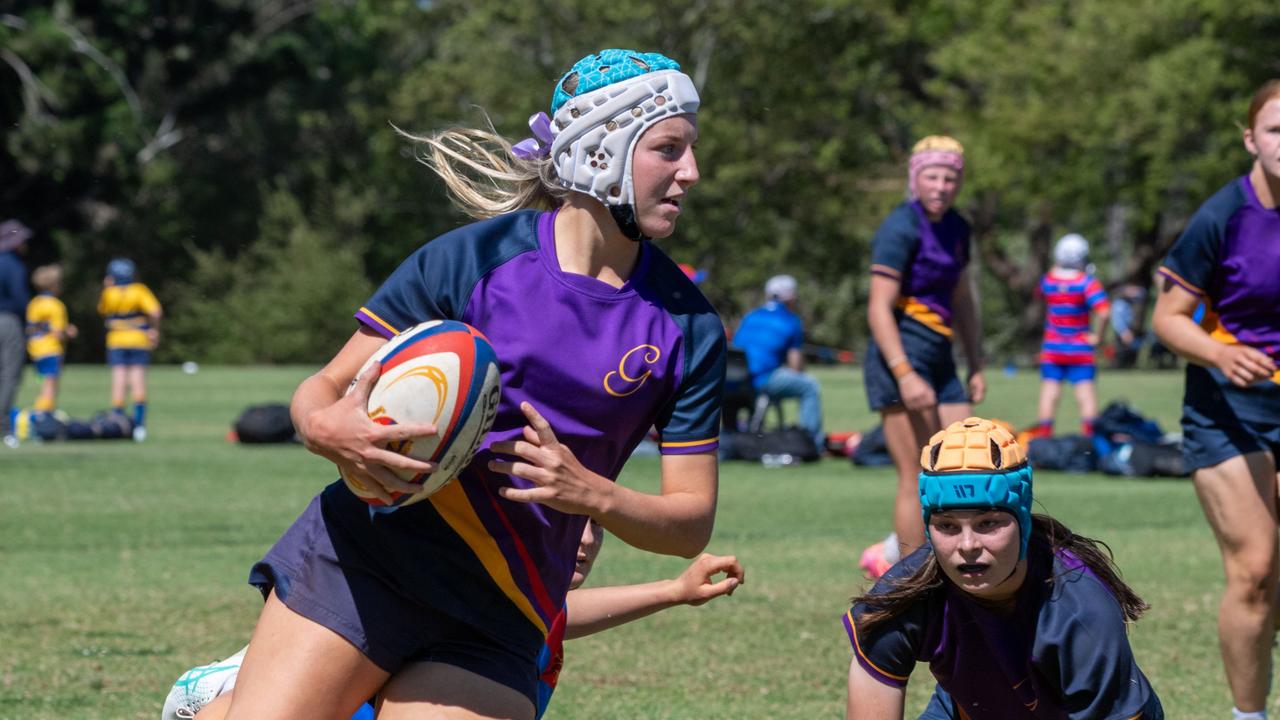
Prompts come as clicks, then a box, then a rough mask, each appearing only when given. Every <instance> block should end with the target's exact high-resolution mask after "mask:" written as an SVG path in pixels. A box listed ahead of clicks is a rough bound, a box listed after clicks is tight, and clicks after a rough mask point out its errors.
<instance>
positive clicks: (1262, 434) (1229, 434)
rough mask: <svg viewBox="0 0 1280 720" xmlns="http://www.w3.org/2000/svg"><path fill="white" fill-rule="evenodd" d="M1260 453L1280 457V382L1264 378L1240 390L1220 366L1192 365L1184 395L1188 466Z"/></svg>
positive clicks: (1210, 464) (1184, 449)
mask: <svg viewBox="0 0 1280 720" xmlns="http://www.w3.org/2000/svg"><path fill="white" fill-rule="evenodd" d="M1260 451H1268V452H1270V453H1271V455H1272V456H1273V457H1276V458H1280V385H1277V384H1276V383H1274V382H1270V381H1263V382H1259V383H1254V384H1253V385H1251V386H1249V387H1247V388H1239V387H1236V386H1235V385H1232V384H1231V382H1230V381H1228V380H1227V379H1226V376H1224V375H1223V374H1222V371H1221V370H1218V369H1217V368H1204V367H1201V366H1199V365H1193V364H1188V365H1187V384H1186V390H1185V391H1184V394H1183V399H1182V456H1183V459H1184V460H1185V461H1186V466H1187V469H1188V470H1199V469H1201V468H1207V467H1213V466H1214V465H1217V464H1219V463H1221V462H1224V461H1226V460H1230V459H1231V458H1233V457H1236V456H1237V455H1247V454H1249V453H1254V452H1260Z"/></svg>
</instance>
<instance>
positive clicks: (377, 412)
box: [342, 320, 502, 507]
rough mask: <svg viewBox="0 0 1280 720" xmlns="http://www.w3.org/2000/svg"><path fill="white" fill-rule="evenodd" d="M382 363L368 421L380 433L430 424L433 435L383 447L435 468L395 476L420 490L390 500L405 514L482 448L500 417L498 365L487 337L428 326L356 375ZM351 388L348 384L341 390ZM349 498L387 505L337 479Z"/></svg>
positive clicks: (359, 485)
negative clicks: (386, 428) (392, 427)
mask: <svg viewBox="0 0 1280 720" xmlns="http://www.w3.org/2000/svg"><path fill="white" fill-rule="evenodd" d="M379 362H380V363H382V369H381V373H380V375H379V377H378V381H377V383H375V384H374V386H373V390H372V391H371V392H370V394H369V405H368V412H369V418H370V419H371V420H373V421H374V422H377V423H382V424H384V425H396V424H403V423H432V424H434V425H435V426H436V428H437V433H436V434H435V435H432V436H426V437H416V438H411V439H409V440H404V441H398V442H393V443H389V444H388V445H387V449H388V450H391V451H393V452H398V453H401V454H403V455H408V456H409V457H412V458H417V459H419V460H428V461H431V462H434V463H436V465H437V469H436V471H435V472H432V473H417V474H414V473H410V472H407V471H403V470H396V469H394V468H392V472H395V473H396V474H397V475H399V476H400V477H401V478H403V479H404V480H406V481H408V482H411V483H414V484H415V485H421V486H422V489H421V490H419V491H418V492H415V493H392V502H391V504H392V505H396V506H400V507H403V506H405V505H411V504H413V503H415V502H418V501H420V500H423V499H425V498H428V497H430V496H431V495H432V493H434V492H436V491H437V490H439V489H440V488H442V487H444V485H445V484H446V483H448V482H449V481H450V480H453V479H454V478H455V477H457V475H458V473H459V472H461V471H462V469H463V468H464V467H466V466H467V463H469V462H471V457H472V456H473V455H475V452H476V449H477V448H479V447H480V443H481V442H483V441H484V437H485V435H486V434H487V433H488V432H489V428H490V427H491V426H492V425H493V419H494V417H495V416H496V415H497V414H498V398H499V397H500V396H501V394H502V382H501V377H500V375H499V372H498V358H497V355H496V354H495V353H494V352H493V346H491V345H490V344H489V341H488V339H487V338H485V336H484V335H483V334H482V333H481V332H480V331H479V330H476V329H475V328H473V327H471V326H470V325H467V324H466V323H461V322H457V321H455V320H431V321H429V322H424V323H422V324H421V325H415V326H413V327H411V328H409V329H408V330H405V331H404V332H402V333H400V334H399V335H396V336H395V337H394V338H392V339H391V341H390V342H388V343H387V344H386V345H383V346H382V347H381V348H379V349H378V351H377V352H376V353H374V354H373V356H372V357H370V358H369V360H368V361H366V362H365V365H364V367H362V368H361V369H360V372H359V373H358V374H357V375H356V377H357V378H359V377H361V376H363V375H364V373H365V372H366V371H367V370H368V369H369V368H370V367H372V366H373V364H374V363H379ZM354 387H355V381H352V384H351V387H349V388H347V392H348V393H350V392H351V390H352V389H353V388H354ZM342 479H343V481H344V482H345V483H346V484H347V487H348V488H350V489H351V492H353V493H355V494H356V495H357V496H358V497H360V498H361V499H362V500H364V501H365V502H367V503H369V504H370V505H386V504H387V503H384V502H383V501H382V500H380V499H378V498H377V497H374V496H373V494H372V493H370V492H369V489H368V488H367V487H365V485H364V483H363V482H362V481H360V480H357V479H355V478H350V477H347V476H346V473H343V477H342Z"/></svg>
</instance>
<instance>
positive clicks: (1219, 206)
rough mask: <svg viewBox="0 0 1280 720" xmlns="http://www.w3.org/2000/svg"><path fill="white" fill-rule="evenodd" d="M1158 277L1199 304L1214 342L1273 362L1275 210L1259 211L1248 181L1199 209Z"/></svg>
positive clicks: (1279, 278) (1278, 293)
mask: <svg viewBox="0 0 1280 720" xmlns="http://www.w3.org/2000/svg"><path fill="white" fill-rule="evenodd" d="M1160 274H1161V275H1163V276H1165V277H1166V278H1168V279H1169V280H1171V281H1173V282H1175V283H1177V284H1178V285H1180V286H1182V287H1183V288H1184V289H1186V290H1187V291H1188V292H1191V293H1193V294H1194V295H1196V296H1197V297H1199V298H1201V299H1202V300H1204V302H1205V304H1206V306H1207V307H1206V312H1205V319H1204V321H1203V323H1202V324H1204V325H1205V326H1206V327H1208V328H1210V335H1211V336H1212V337H1213V339H1214V340H1217V341H1218V342H1222V343H1226V344H1236V343H1243V344H1245V345H1249V346H1251V347H1254V348H1257V349H1258V350H1261V351H1262V352H1264V353H1266V354H1267V355H1269V356H1270V357H1271V359H1272V360H1275V361H1277V362H1280V313H1278V312H1276V308H1278V307H1280V210H1275V209H1267V208H1265V207H1263V206H1262V203H1260V202H1259V201H1258V196H1257V193H1255V192H1254V191H1253V186H1252V185H1251V184H1250V183H1249V177H1248V176H1247V175H1246V176H1244V177H1240V178H1237V179H1235V180H1232V181H1231V182H1230V183H1227V185H1226V186H1225V187H1223V188H1222V189H1221V190H1219V191H1218V192H1217V193H1216V194H1214V196H1213V197H1211V198H1209V200H1208V201H1206V202H1205V203H1204V204H1203V205H1201V206H1200V209H1199V210H1197V211H1196V214H1195V215H1194V216H1193V217H1192V218H1191V222H1190V223H1189V224H1188V225H1187V229H1186V230H1184V231H1183V233H1182V236H1181V237H1179V238H1178V240H1177V242H1175V243H1174V244H1173V247H1172V248H1171V249H1170V250H1169V255H1168V256H1167V257H1166V258H1165V259H1164V263H1163V264H1162V265H1161V267H1160ZM1272 381H1273V382H1280V372H1277V373H1276V375H1275V376H1273V377H1272Z"/></svg>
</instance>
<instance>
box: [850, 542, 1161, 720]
mask: <svg viewBox="0 0 1280 720" xmlns="http://www.w3.org/2000/svg"><path fill="white" fill-rule="evenodd" d="M932 552H933V551H932V549H930V548H929V547H928V546H926V547H923V548H921V549H919V550H917V551H916V552H914V553H912V554H911V555H910V556H908V557H906V558H904V559H903V560H901V561H900V562H899V563H898V564H897V565H894V566H893V567H892V568H890V570H889V571H888V572H887V573H885V575H884V577H882V578H881V579H880V581H879V582H878V583H876V586H875V587H874V588H873V589H872V591H871V592H872V593H873V594H875V593H881V592H885V591H886V590H888V589H889V588H891V587H892V586H893V584H894V583H896V582H899V581H901V580H902V579H904V578H906V577H908V576H910V575H911V574H912V573H914V572H915V571H916V570H917V569H918V568H919V567H920V566H921V565H923V564H924V563H925V561H927V560H928V558H929V556H930V554H931V553H932ZM1027 557H1028V560H1029V562H1030V566H1029V567H1028V569H1027V577H1026V580H1025V581H1024V582H1023V584H1022V587H1021V588H1020V589H1019V590H1018V597H1017V605H1016V607H1015V609H1014V611H1013V613H1012V614H1002V613H999V612H996V611H993V610H992V609H990V608H988V607H987V606H984V605H983V604H981V603H979V602H977V601H976V600H974V599H973V598H972V597H971V596H969V595H968V594H966V593H965V592H963V591H961V590H957V589H955V587H954V586H953V585H951V583H950V582H946V581H944V582H943V584H942V586H940V587H939V588H937V589H936V590H933V591H930V592H928V593H926V594H925V595H924V596H922V597H921V598H920V599H919V600H918V601H916V602H915V603H914V604H913V605H911V606H910V607H908V608H907V609H906V611H904V612H903V613H902V614H900V615H898V616H897V617H894V618H891V619H889V620H886V621H884V622H882V623H880V624H878V625H875V626H874V627H872V628H871V629H870V630H869V631H866V632H863V631H861V630H860V629H859V618H860V617H861V616H862V614H863V613H865V612H866V611H867V609H868V608H867V606H866V605H865V604H864V603H858V604H856V605H854V606H853V608H852V609H851V610H849V612H847V613H846V614H845V616H844V626H845V631H846V632H847V633H848V635H849V640H850V642H851V643H852V644H853V652H854V656H855V658H856V660H857V662H858V664H859V665H861V666H862V668H863V669H864V670H866V672H867V673H868V674H869V675H871V677H873V678H875V679H876V680H878V681H880V682H882V683H884V684H886V685H890V686H893V687H906V684H907V679H908V678H909V677H910V675H911V670H912V669H913V668H914V667H915V664H916V663H917V662H927V663H929V669H930V671H931V672H932V673H933V675H934V678H936V679H937V681H938V685H939V686H940V687H941V688H942V689H943V690H945V691H946V692H948V693H950V694H951V696H952V698H954V700H955V706H956V707H957V708H961V709H963V710H964V712H965V717H967V718H970V719H971V720H991V719H999V720H1011V719H1012V718H1028V720H1030V719H1031V718H1042V719H1047V718H1053V719H1054V720H1096V719H1097V718H1134V717H1144V716H1145V715H1144V714H1143V713H1144V711H1145V710H1151V709H1154V708H1158V707H1159V700H1158V699H1157V698H1156V696H1155V692H1154V691H1153V690H1152V689H1151V685H1150V683H1148V682H1147V678H1146V677H1145V676H1144V675H1143V674H1142V671H1141V670H1140V669H1139V668H1138V665H1137V663H1136V662H1135V661H1134V658H1133V651H1132V650H1131V649H1130V647H1129V639H1128V636H1127V635H1126V634H1125V623H1124V613H1123V611H1122V610H1121V608H1120V604H1119V602H1118V601H1117V600H1116V598H1115V596H1114V595H1112V593H1111V591H1110V590H1109V589H1108V588H1107V586H1106V585H1104V584H1103V583H1102V581H1101V580H1100V579H1099V578H1098V577H1097V576H1096V575H1094V573H1093V572H1092V571H1091V570H1089V569H1088V568H1087V567H1086V566H1085V565H1084V564H1083V563H1082V562H1081V561H1080V560H1079V559H1078V558H1076V557H1075V556H1074V555H1072V554H1071V553H1069V552H1058V553H1056V554H1053V555H1051V554H1050V551H1049V549H1048V547H1047V546H1045V545H1044V544H1043V543H1042V542H1040V541H1038V540H1036V539H1033V540H1032V544H1031V547H1030V549H1029V552H1028V554H1027ZM1050 578H1052V582H1049V580H1050Z"/></svg>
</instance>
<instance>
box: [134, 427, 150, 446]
mask: <svg viewBox="0 0 1280 720" xmlns="http://www.w3.org/2000/svg"><path fill="white" fill-rule="evenodd" d="M146 439H147V426H145V425H138V426H136V427H134V428H133V441H134V442H142V441H143V440H146Z"/></svg>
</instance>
